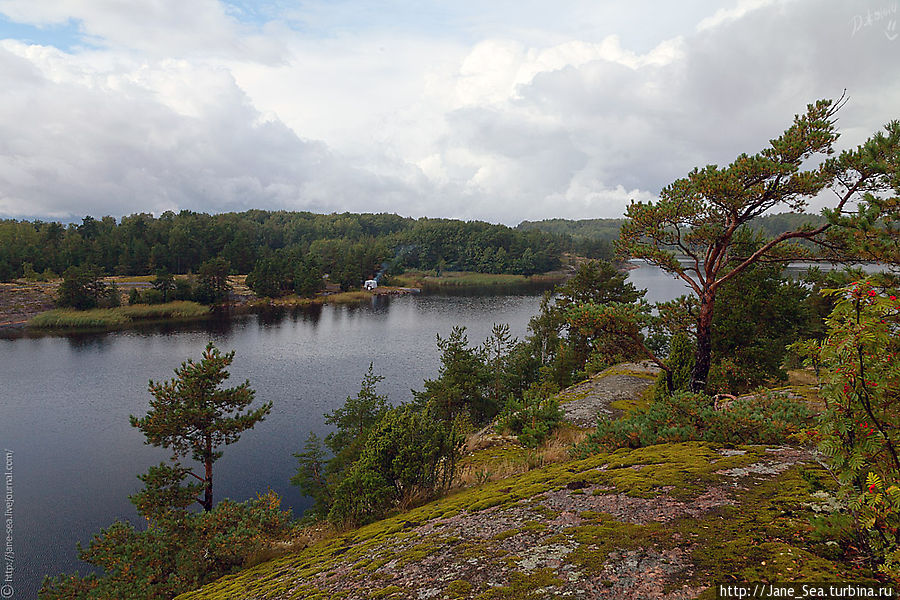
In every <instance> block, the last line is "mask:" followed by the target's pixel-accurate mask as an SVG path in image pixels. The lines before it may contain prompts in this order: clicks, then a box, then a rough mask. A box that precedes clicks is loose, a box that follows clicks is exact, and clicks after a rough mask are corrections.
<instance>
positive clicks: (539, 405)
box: [496, 390, 563, 448]
mask: <svg viewBox="0 0 900 600" xmlns="http://www.w3.org/2000/svg"><path fill="white" fill-rule="evenodd" d="M562 418H563V413H562V410H560V408H559V401H558V400H556V399H555V398H541V396H540V395H538V394H537V393H536V392H535V391H533V390H527V391H526V392H525V394H524V397H523V399H522V400H518V399H516V398H513V397H510V399H509V400H507V402H506V408H505V409H504V410H503V413H501V414H500V417H499V419H498V421H497V427H496V429H497V431H498V432H508V433H512V434H514V435H516V436H517V437H518V438H519V442H520V443H521V444H522V445H523V446H526V447H528V448H536V447H538V446H540V445H541V443H542V442H543V441H544V440H545V439H547V437H548V436H549V435H550V434H551V433H552V432H553V430H554V429H556V427H557V426H558V425H559V424H560V423H561V422H562Z"/></svg>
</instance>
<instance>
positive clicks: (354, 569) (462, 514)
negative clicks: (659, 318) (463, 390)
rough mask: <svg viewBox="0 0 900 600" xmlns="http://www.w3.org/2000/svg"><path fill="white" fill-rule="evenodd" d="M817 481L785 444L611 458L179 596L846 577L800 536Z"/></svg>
mask: <svg viewBox="0 0 900 600" xmlns="http://www.w3.org/2000/svg"><path fill="white" fill-rule="evenodd" d="M824 482H825V476H824V473H823V472H822V471H821V469H820V467H818V466H817V465H816V464H815V463H814V462H813V461H812V460H811V458H810V456H809V455H808V454H807V453H806V452H804V451H803V450H800V449H796V448H786V447H779V448H771V447H760V446H741V447H738V448H716V447H714V446H711V445H709V444H705V443H699V442H693V443H683V444H663V445H658V446H653V447H649V448H644V449H639V450H633V451H618V452H615V453H613V454H610V455H600V456H595V457H592V458H589V459H585V460H580V461H575V462H569V463H562V464H557V465H553V466H550V467H545V468H543V469H538V470H535V471H532V472H530V473H527V474H525V475H521V476H519V477H515V478H511V479H507V480H503V481H499V482H495V483H492V484H488V485H484V486H482V487H480V488H476V489H470V490H466V491H463V492H460V493H458V494H456V495H453V496H451V497H448V498H444V499H442V500H439V501H436V502H433V503H431V504H428V505H426V506H423V507H420V508H418V509H415V510H413V511H410V512H408V513H404V514H401V515H398V516H396V517H393V518H391V519H387V520H385V521H381V522H378V523H374V524H372V525H369V526H367V527H363V528H362V529H359V530H356V531H353V532H350V533H347V534H345V535H342V536H340V537H336V538H333V539H330V540H327V541H324V542H321V543H319V544H315V545H313V546H311V547H309V548H306V549H304V550H302V551H301V552H299V553H297V554H292V555H289V556H285V557H282V558H279V559H276V560H273V561H270V562H268V563H264V564H261V565H258V566H256V567H253V568H252V569H249V570H246V571H244V572H241V573H238V574H236V575H233V576H229V577H225V578H223V579H221V580H219V581H217V582H215V583H213V584H210V585H208V586H206V587H205V588H203V589H201V590H199V591H196V592H192V593H188V594H183V595H181V596H179V597H178V598H179V600H213V599H215V600H228V599H234V600H238V599H242V600H244V599H246V600H256V599H260V600H261V599H263V598H267V599H288V598H297V599H299V598H307V599H313V598H315V599H321V600H324V599H330V598H360V599H369V598H371V599H374V598H396V599H401V598H403V599H407V598H410V599H412V598H415V599H426V598H477V599H481V600H488V599H498V600H499V599H505V598H509V599H514V598H515V599H530V598H534V599H537V598H554V597H586V598H673V599H674V598H694V597H701V598H713V597H715V594H714V590H713V589H712V588H711V586H713V584H714V583H715V582H721V581H760V580H768V581H785V580H788V581H796V580H807V581H834V580H848V579H854V580H859V579H860V578H861V577H860V576H861V573H859V572H855V571H853V570H852V569H851V568H850V567H848V566H847V565H843V564H840V563H838V562H834V561H832V560H830V559H829V558H827V552H828V549H829V548H828V547H827V546H823V545H817V544H815V543H814V542H812V541H811V537H810V535H809V534H810V526H809V519H810V517H813V516H814V515H815V514H816V513H817V511H821V510H825V509H826V507H827V505H828V494H827V492H824V491H823V489H822V487H821V486H823V484H824ZM798 532H799V533H798Z"/></svg>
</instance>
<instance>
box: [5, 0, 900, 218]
mask: <svg viewBox="0 0 900 600" xmlns="http://www.w3.org/2000/svg"><path fill="white" fill-rule="evenodd" d="M898 19H900V14H898V0H853V1H848V0H731V1H727V2H712V1H708V0H683V1H679V2H677V3H676V2H665V1H658V2H651V1H649V0H632V1H631V2H627V3H625V2H618V1H616V2H613V1H605V0H554V1H553V2H550V1H549V0H544V1H537V0H491V1H490V2H484V1H483V0H478V1H475V0H440V1H423V0H418V1H413V0H394V1H390V0H384V1H380V2H376V1H370V0H310V1H305V0H259V1H251V0H227V1H226V0H191V1H190V2H185V1H184V0H0V82H2V92H0V218H20V219H21V218H40V219H45V220H49V219H58V220H64V221H65V220H77V219H80V218H81V217H83V216H85V215H92V216H95V217H100V216H104V215H112V216H115V217H121V216H123V215H128V214H132V213H136V212H150V213H153V214H156V215H159V214H160V213H162V212H164V211H166V210H173V211H176V212H177V211H179V210H183V209H188V210H193V211H201V212H224V211H240V210H246V209H250V208H261V209H270V210H309V211H314V212H322V213H331V212H345V211H350V212H391V213H397V214H400V215H404V216H412V217H421V216H429V217H450V218H459V219H479V220H485V221H490V222H495V223H506V224H509V225H514V224H516V223H518V222H520V221H522V220H524V219H529V220H536V219H543V218H553V217H564V218H575V219H578V218H598V217H619V216H621V215H622V214H623V212H624V210H625V208H626V206H627V205H628V203H629V201H630V200H638V201H646V200H652V199H654V198H656V197H657V196H658V194H659V192H660V190H661V189H662V188H663V187H665V186H666V185H667V184H669V183H671V182H672V181H674V180H675V179H677V178H679V177H683V176H685V175H686V174H687V173H688V172H689V171H690V170H691V169H693V168H694V167H698V166H699V167H702V166H704V165H707V164H718V165H725V164H728V163H729V162H731V161H732V160H733V159H734V158H735V157H736V156H737V155H738V154H740V153H743V152H747V153H754V152H757V151H759V150H761V149H762V148H764V147H765V146H766V144H767V142H768V140H770V139H772V138H774V137H777V136H778V135H779V134H780V133H781V132H782V131H784V129H785V128H787V127H788V126H789V125H790V122H791V120H792V118H793V115H795V114H796V113H799V112H803V111H804V110H805V107H806V105H807V104H808V103H810V102H812V101H815V100H816V99H819V98H837V97H839V96H841V94H842V93H844V90H846V94H847V97H848V101H847V104H846V106H845V107H844V108H843V109H842V110H841V111H840V112H839V113H838V117H839V120H838V128H839V130H840V131H841V138H840V140H839V142H838V148H851V147H853V146H855V145H857V144H859V143H861V142H863V141H864V140H865V139H866V138H868V137H869V136H870V135H872V133H874V132H875V131H877V130H878V129H879V128H881V127H882V126H883V125H884V124H885V123H886V122H887V121H889V120H892V119H895V118H900V60H898V59H900V39H898V38H900V28H898V25H897V21H898ZM816 203H822V204H823V205H824V203H827V198H825V199H818V200H816V202H814V203H813V206H812V208H813V209H816V208H818V207H817V206H816Z"/></svg>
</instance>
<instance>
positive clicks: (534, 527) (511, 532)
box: [493, 521, 547, 541]
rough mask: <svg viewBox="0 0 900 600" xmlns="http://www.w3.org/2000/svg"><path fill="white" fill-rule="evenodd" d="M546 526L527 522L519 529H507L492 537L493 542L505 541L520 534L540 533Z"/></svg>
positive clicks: (537, 522)
mask: <svg viewBox="0 0 900 600" xmlns="http://www.w3.org/2000/svg"><path fill="white" fill-rule="evenodd" d="M546 530H547V525H545V524H544V523H541V522H539V521H527V522H526V523H525V524H524V525H522V526H521V527H516V528H515V529H508V530H506V531H501V532H500V533H498V534H497V535H495V536H494V537H493V539H495V540H498V541H500V540H505V539H507V538H511V537H514V536H517V535H519V534H522V533H538V532H541V531H546Z"/></svg>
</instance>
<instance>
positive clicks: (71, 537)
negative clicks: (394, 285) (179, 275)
mask: <svg viewBox="0 0 900 600" xmlns="http://www.w3.org/2000/svg"><path fill="white" fill-rule="evenodd" d="M629 277H630V279H631V280H632V281H633V282H634V283H635V284H636V285H638V286H639V287H644V288H649V290H650V292H649V293H648V295H647V300H649V301H651V302H652V301H657V300H666V299H671V298H673V297H675V296H677V295H680V294H682V293H684V292H685V291H686V290H685V288H684V287H683V285H682V284H681V283H680V282H678V281H675V280H673V279H672V278H671V277H670V276H668V275H666V274H665V273H662V272H661V271H659V270H658V269H656V268H654V267H648V266H644V267H642V268H639V269H635V270H633V271H631V272H630V273H629ZM539 303H540V294H539V293H538V292H535V291H533V290H532V291H530V292H523V291H519V292H514V291H505V292H504V293H503V294H502V295H496V290H493V291H492V292H488V291H486V290H479V291H477V292H472V291H468V292H466V293H460V294H452V295H451V294H440V295H426V294H422V295H418V296H402V297H380V298H376V299H373V300H372V301H371V302H370V303H365V304H362V305H358V306H357V305H354V306H330V305H327V306H318V307H313V308H309V309H304V310H293V311H292V310H281V311H270V312H266V313H260V314H252V315H244V316H240V317H236V318H234V319H231V320H224V321H211V322H205V323H202V324H199V325H197V324H193V325H181V326H172V325H167V326H156V327H151V328H147V329H141V330H132V331H122V332H113V333H97V334H78V335H68V336H43V337H19V338H18V339H0V382H2V383H3V385H2V386H0V407H2V409H0V410H2V414H0V444H2V448H3V449H4V450H5V451H7V452H10V451H11V452H12V454H11V456H10V458H11V462H10V464H9V466H11V471H12V475H13V479H12V484H13V485H12V491H13V498H14V505H13V547H14V550H15V553H16V555H15V563H14V567H15V571H14V588H15V591H16V593H15V596H14V597H15V598H23V599H24V598H35V597H36V596H37V590H38V588H39V587H40V583H41V581H42V579H43V577H44V576H45V575H48V574H53V575H55V574H59V573H62V572H73V571H76V570H78V571H81V572H85V571H86V569H87V568H88V566H87V565H84V564H83V563H80V562H79V561H78V560H77V556H76V554H77V553H76V549H75V544H76V542H81V543H82V544H84V545H87V544H88V542H89V541H90V538H91V535H92V534H93V533H95V532H99V531H100V529H101V528H104V527H107V526H108V525H110V524H111V523H112V522H113V521H115V520H116V519H124V520H129V521H131V522H133V523H138V521H139V520H138V518H137V515H136V513H135V511H134V508H133V507H132V505H131V504H130V503H129V501H128V495H129V494H133V493H135V492H136V491H138V490H139V489H140V487H141V485H140V482H139V481H138V479H137V478H136V475H137V474H139V473H143V472H145V471H146V470H147V468H148V467H150V466H152V465H154V464H156V463H158V462H160V461H161V460H165V459H166V458H167V456H168V453H167V452H166V451H164V450H162V449H159V448H153V447H150V446H146V445H144V443H143V442H144V438H143V435H142V434H141V433H140V431H138V430H137V429H134V428H132V427H131V426H130V425H129V422H128V416H129V415H136V416H141V415H143V414H144V413H145V412H146V410H147V408H148V401H149V398H150V395H149V394H148V393H147V382H148V381H149V380H150V379H153V380H161V379H169V378H171V377H172V376H173V369H174V368H176V367H177V366H179V364H180V363H181V362H182V361H184V360H186V359H187V358H194V359H198V358H199V357H200V354H201V352H202V351H203V348H204V347H205V346H206V344H207V342H209V341H212V342H214V343H215V344H216V345H217V346H218V347H219V348H220V349H222V350H223V351H229V350H235V352H236V356H235V360H234V363H233V364H232V368H231V373H232V377H231V379H230V380H229V382H230V384H231V385H237V384H238V383H240V382H241V381H243V380H244V379H249V380H250V383H251V386H252V387H253V388H254V389H255V390H256V397H257V400H258V401H269V400H271V401H272V402H274V407H273V409H272V413H271V414H270V415H269V416H268V417H267V418H266V420H265V421H263V422H262V423H259V424H258V425H257V426H256V427H255V428H254V429H253V430H250V431H247V432H245V433H244V435H243V437H242V438H241V440H240V441H239V442H238V443H236V444H234V445H231V446H228V447H227V448H226V449H225V454H224V457H223V458H222V459H220V460H219V461H218V462H217V463H216V465H215V471H214V472H215V490H216V497H215V498H216V500H221V499H222V498H224V497H229V498H232V499H235V500H246V499H248V498H253V497H255V496H256V494H257V493H259V492H265V491H266V490H267V489H270V488H271V489H273V490H275V491H276V492H277V493H278V494H280V495H281V497H282V499H283V503H284V505H285V506H289V507H291V508H292V509H293V510H294V511H295V513H297V514H298V515H299V514H301V513H302V512H303V510H305V509H306V508H307V507H308V505H309V502H308V501H307V500H306V499H305V498H303V497H302V496H301V495H300V494H299V493H298V491H297V489H296V488H294V487H293V486H291V485H290V484H289V479H290V477H291V476H292V475H293V473H294V471H295V467H296V459H294V458H293V457H292V454H293V453H294V452H297V451H298V450H300V448H301V447H302V445H303V443H304V441H305V440H306V437H307V435H309V433H310V432H316V433H318V434H319V435H320V436H324V435H325V434H327V433H328V431H329V429H328V428H327V426H326V425H325V423H324V420H323V414H324V413H326V412H329V411H332V410H334V409H335V408H338V407H340V406H341V405H342V404H343V402H344V399H345V398H346V397H347V396H349V395H354V394H355V393H356V392H358V391H359V386H360V382H361V380H362V377H363V375H364V373H365V372H366V370H367V368H368V366H369V363H374V365H375V371H376V373H378V374H379V375H382V376H384V377H385V380H384V381H383V382H382V383H381V385H380V386H379V391H380V392H381V393H385V394H387V395H388V396H389V399H390V401H391V402H392V403H399V402H403V401H406V400H410V399H411V398H412V394H411V391H410V390H412V389H422V381H423V380H424V379H425V378H433V377H435V376H436V375H437V369H438V366H439V355H438V351H437V347H436V345H435V335H436V334H441V335H444V336H446V335H447V334H449V332H450V330H451V328H452V327H453V326H454V325H464V326H466V327H467V332H468V336H469V341H470V343H472V344H478V343H481V341H482V340H484V339H485V338H486V337H487V336H488V335H489V334H490V330H491V328H492V326H493V324H494V323H508V324H509V325H510V329H511V331H512V333H513V335H514V336H518V337H520V338H521V337H523V336H524V334H525V332H526V327H527V324H528V320H529V319H530V318H531V317H532V316H533V315H534V314H536V313H537V311H538V307H539Z"/></svg>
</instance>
